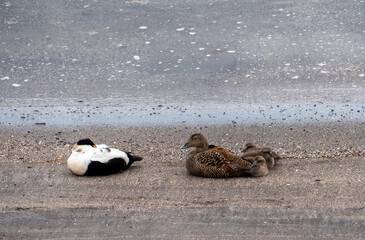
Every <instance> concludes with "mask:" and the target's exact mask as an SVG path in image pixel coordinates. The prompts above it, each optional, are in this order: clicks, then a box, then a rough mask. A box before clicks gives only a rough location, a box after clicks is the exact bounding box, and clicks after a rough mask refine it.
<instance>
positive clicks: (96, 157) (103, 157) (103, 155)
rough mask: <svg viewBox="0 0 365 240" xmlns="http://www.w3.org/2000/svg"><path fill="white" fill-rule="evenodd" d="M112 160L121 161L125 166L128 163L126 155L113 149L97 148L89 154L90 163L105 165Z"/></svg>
mask: <svg viewBox="0 0 365 240" xmlns="http://www.w3.org/2000/svg"><path fill="white" fill-rule="evenodd" d="M112 159H123V160H124V161H125V162H126V164H128V162H129V158H128V155H127V154H126V153H125V152H123V151H120V150H118V149H115V148H108V147H106V148H102V147H97V148H95V149H94V151H93V152H92V153H90V160H91V161H97V162H101V163H107V162H109V161H110V160H112Z"/></svg>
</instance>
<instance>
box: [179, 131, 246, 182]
mask: <svg viewBox="0 0 365 240" xmlns="http://www.w3.org/2000/svg"><path fill="white" fill-rule="evenodd" d="M190 147H195V150H193V151H191V152H190V153H188V156H187V160H186V169H187V170H188V172H189V173H190V174H191V175H194V176H199V177H210V178H224V177H240V176H248V174H247V171H249V170H250V169H251V168H252V167H253V165H252V164H251V163H249V162H247V161H245V160H243V159H242V158H240V157H239V156H237V155H236V154H234V153H233V152H231V151H229V150H228V149H225V148H222V147H219V146H215V145H208V142H207V140H206V138H205V137H204V136H203V135H202V134H200V133H196V134H193V135H192V136H191V137H190V138H189V140H188V142H187V143H185V145H184V146H183V147H182V149H186V148H190Z"/></svg>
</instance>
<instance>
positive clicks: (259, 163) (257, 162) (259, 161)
mask: <svg viewBox="0 0 365 240" xmlns="http://www.w3.org/2000/svg"><path fill="white" fill-rule="evenodd" d="M265 164H266V160H265V158H264V157H263V156H257V157H255V162H254V165H255V166H263V165H265Z"/></svg>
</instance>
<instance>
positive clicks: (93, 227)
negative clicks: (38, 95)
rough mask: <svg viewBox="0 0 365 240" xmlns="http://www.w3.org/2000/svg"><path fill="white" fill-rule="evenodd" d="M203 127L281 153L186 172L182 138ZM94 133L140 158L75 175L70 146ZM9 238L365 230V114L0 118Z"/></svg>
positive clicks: (232, 142) (277, 235)
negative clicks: (256, 161) (250, 174)
mask: <svg viewBox="0 0 365 240" xmlns="http://www.w3.org/2000/svg"><path fill="white" fill-rule="evenodd" d="M195 132H201V133H203V134H204V135H206V137H207V139H208V141H209V142H211V143H214V144H219V145H222V146H224V147H227V148H230V149H232V150H233V151H235V152H237V153H238V152H239V151H240V148H241V147H243V145H244V144H245V143H246V142H247V141H252V142H255V143H257V144H258V145H266V146H270V147H272V148H273V149H274V150H276V151H277V152H278V153H279V154H281V155H282V156H283V159H282V160H280V161H279V162H278V164H277V165H276V166H275V168H274V169H273V170H272V171H271V172H270V173H269V175H267V176H265V177H262V178H234V179H205V178H198V177H193V176H189V175H188V174H187V173H186V169H185V167H184V156H185V155H186V153H187V152H186V151H185V150H181V149H180V147H181V146H182V145H183V144H184V143H185V142H186V141H187V139H188V137H189V136H190V134H192V133H195ZM84 137H90V138H91V139H93V140H94V141H95V142H96V143H105V144H107V145H109V146H111V147H116V148H121V149H124V150H128V151H133V152H134V153H136V154H138V155H141V156H143V157H144V160H143V161H142V162H139V163H136V164H135V165H133V167H132V168H131V169H130V170H128V171H126V172H123V173H120V174H115V175H111V176H106V177H77V176H74V175H72V174H71V173H70V171H69V170H68V169H67V167H66V159H67V158H68V156H69V154H70V148H71V147H72V145H73V144H74V142H75V141H77V140H78V139H80V138H84ZM0 140H1V141H0V151H1V152H0V157H1V158H0V159H1V160H0V164H1V167H0V169H1V170H0V171H1V176H2V178H1V180H0V186H1V195H0V204H1V206H0V208H1V213H0V219H1V220H0V222H1V224H0V238H1V239H20V238H25V239H34V238H37V239H50V238H52V239H66V238H67V239H116V238H118V239H120V238H122V239H243V238H250V239H267V238H270V239H287V238H289V239H290V238H294V237H295V238H297V239H362V238H363V236H364V234H365V230H364V229H365V226H364V225H365V222H364V221H365V217H364V216H365V214H364V213H365V212H364V211H365V200H364V196H365V190H364V173H365V167H364V160H365V151H364V146H365V139H364V124H363V123H356V122H354V123H346V122H343V123H338V124H336V123H331V124H329V123H327V124H326V123H322V124H306V125H271V126H262V125H261V126H255V125H238V126H237V125H233V124H231V125H220V126H204V125H202V126H164V127H158V126H153V127H111V126H96V127H95V126H82V127H77V126H74V127H60V126H58V127H50V126H47V125H46V126H42V125H40V126H28V127H11V128H6V127H2V128H1V139H0Z"/></svg>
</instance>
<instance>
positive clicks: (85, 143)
mask: <svg viewBox="0 0 365 240" xmlns="http://www.w3.org/2000/svg"><path fill="white" fill-rule="evenodd" d="M93 148H96V145H95V144H94V143H93V141H91V140H90V139H88V138H86V139H81V140H79V141H78V142H77V143H76V144H75V145H74V146H73V147H72V151H73V152H86V151H88V150H90V149H93Z"/></svg>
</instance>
